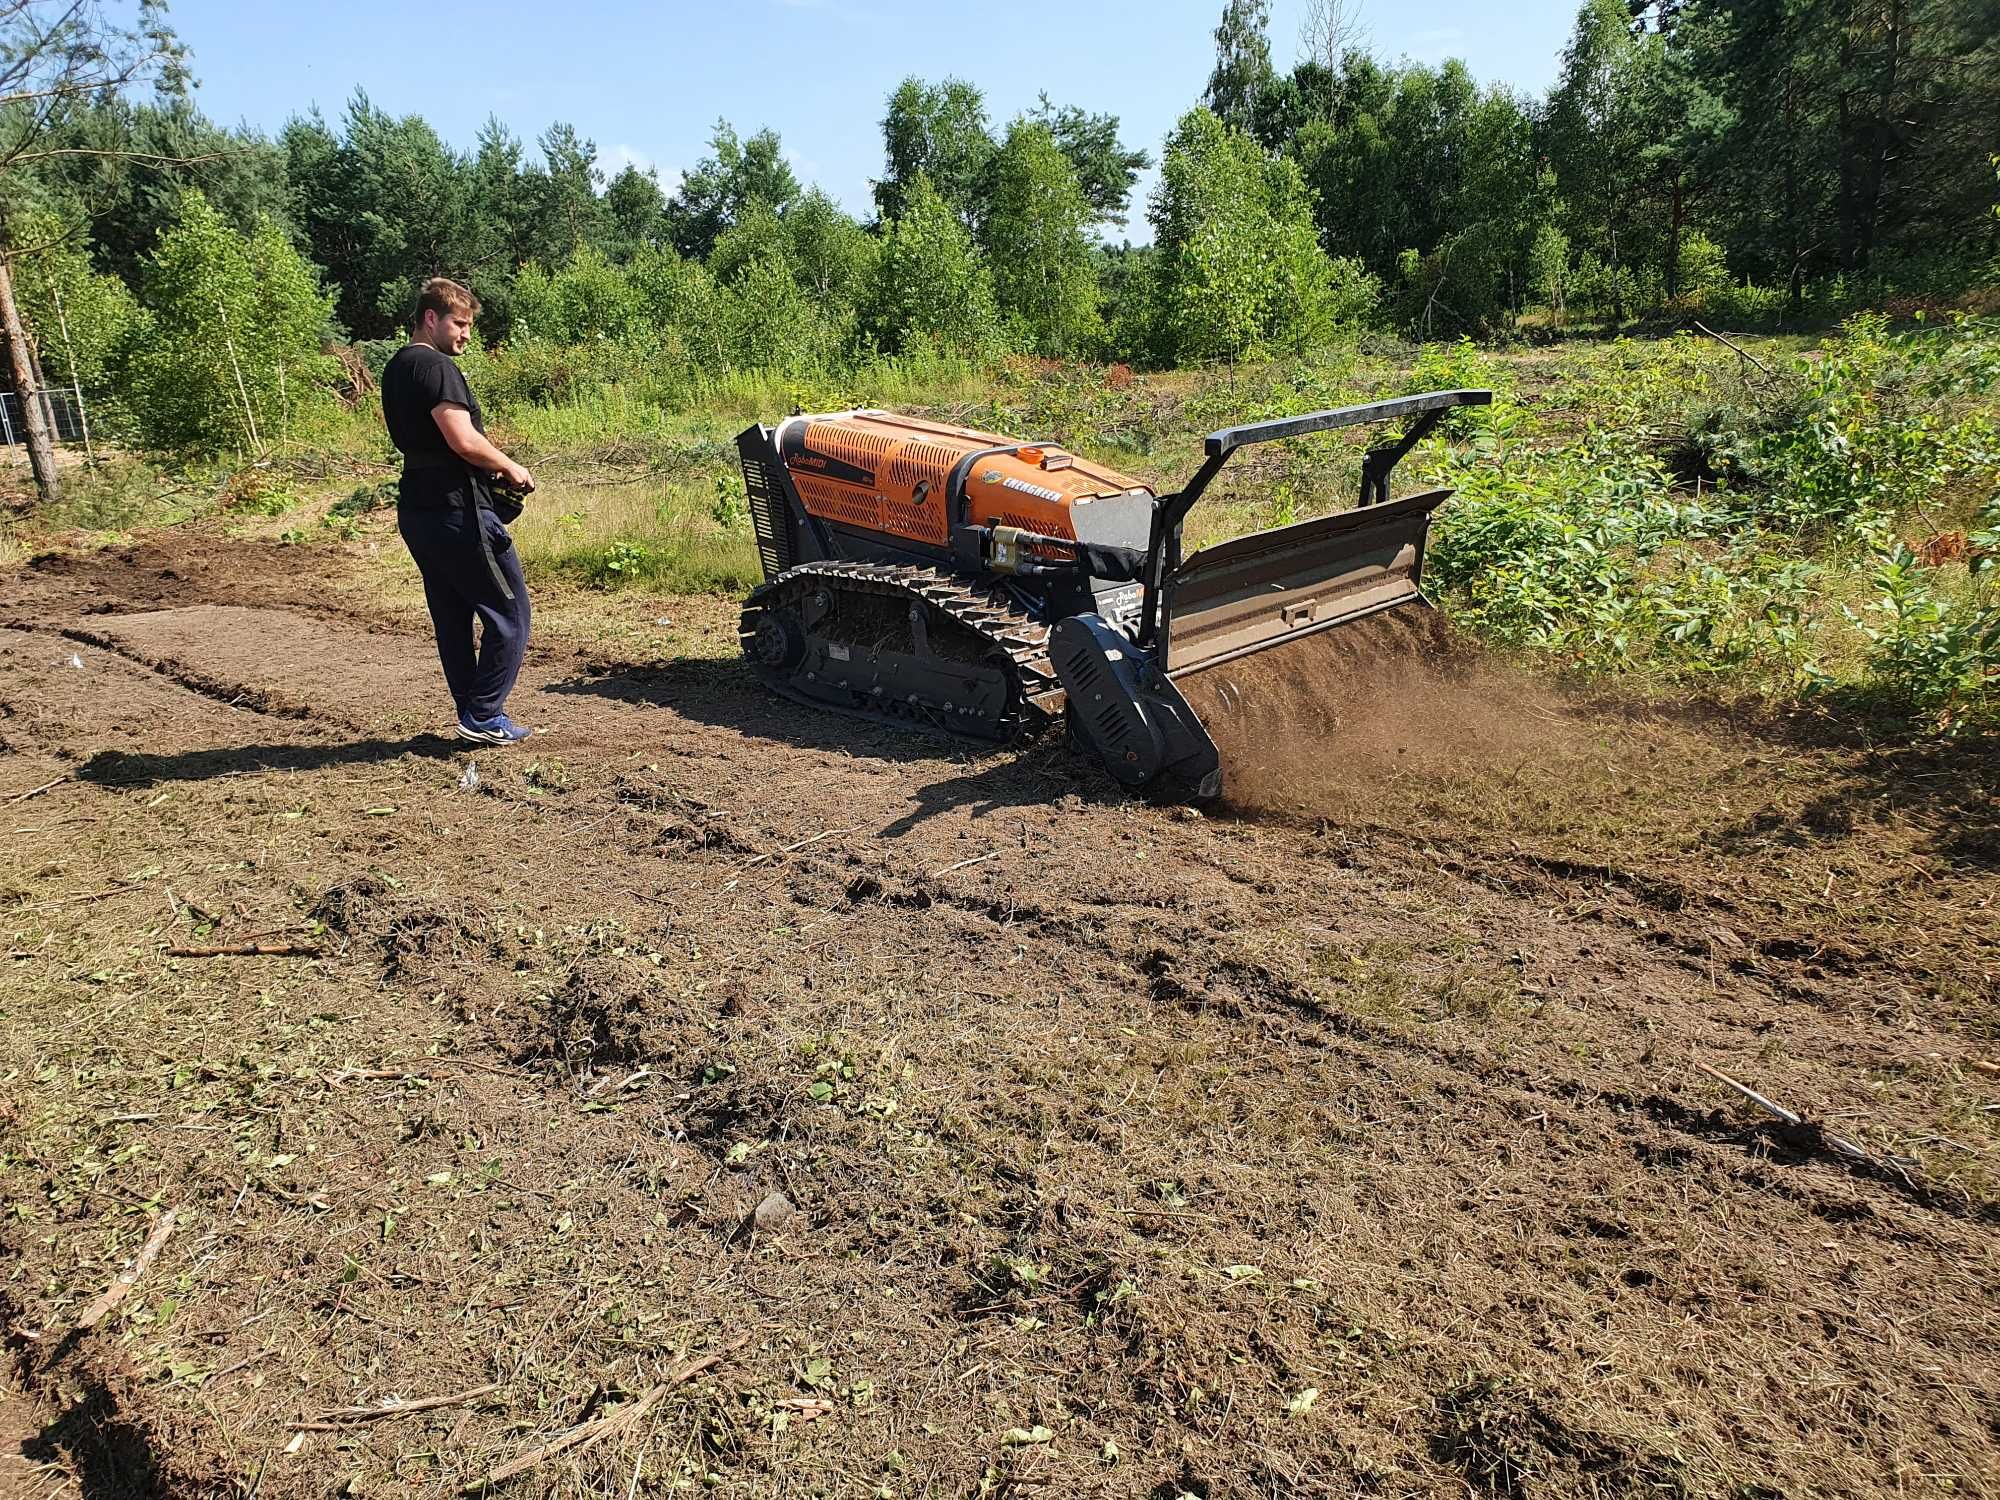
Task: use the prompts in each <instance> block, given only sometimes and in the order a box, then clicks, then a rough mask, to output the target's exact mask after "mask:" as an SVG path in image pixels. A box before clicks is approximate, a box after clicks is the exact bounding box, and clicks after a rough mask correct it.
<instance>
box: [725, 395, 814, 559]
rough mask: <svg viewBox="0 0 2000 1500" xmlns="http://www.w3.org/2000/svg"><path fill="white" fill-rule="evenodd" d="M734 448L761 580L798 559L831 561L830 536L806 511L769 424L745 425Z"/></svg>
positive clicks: (737, 436) (737, 437)
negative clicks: (753, 530)
mask: <svg viewBox="0 0 2000 1500" xmlns="http://www.w3.org/2000/svg"><path fill="white" fill-rule="evenodd" d="M736 452H737V456H738V457H739V458H741V459H742V461H743V490H744V494H745V495H746V496H747V498H748V499H749V502H750V520H751V524H752V525H753V526H755V528H756V531H757V559H758V561H759V562H761V563H762V564H763V565H764V580H765V582H767V583H768V582H769V581H770V580H771V579H773V578H776V577H777V576H778V575H779V574H780V573H784V572H788V571H790V570H791V569H793V568H796V567H797V566H798V565H799V564H800V563H808V562H829V561H832V560H834V558H835V557H836V556H837V554H836V553H835V552H834V550H833V543H832V539H831V538H830V537H828V536H827V534H826V531H825V529H824V528H823V527H822V526H821V525H820V524H819V523H818V521H816V520H815V519H814V518H813V517H812V516H810V515H808V514H806V508H805V504H804V502H803V501H801V500H800V499H799V496H798V492H797V491H796V490H795V489H793V488H792V481H791V476H790V475H789V474H787V473H786V472H785V466H784V464H783V463H782V462H781V461H780V460H779V458H778V450H777V445H776V444H775V443H773V442H772V441H771V429H770V428H768V427H764V426H757V427H746V428H744V429H743V431H741V432H739V433H738V434H737V435H736Z"/></svg>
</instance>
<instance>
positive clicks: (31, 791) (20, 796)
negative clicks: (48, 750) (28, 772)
mask: <svg viewBox="0 0 2000 1500" xmlns="http://www.w3.org/2000/svg"><path fill="white" fill-rule="evenodd" d="M68 780H69V774H68V773H67V772H65V773H63V774H62V775H61V776H58V777H57V778H56V779H55V780H54V781H45V782H43V783H42V784H41V785H40V786H31V787H29V788H28V789H27V790H26V791H25V792H16V793H14V795H13V796H11V797H9V798H7V799H6V800H7V801H9V802H26V801H27V800H28V799H29V798H30V797H39V796H41V795H42V793H43V792H46V791H48V790H49V788H51V787H58V786H61V785H62V784H63V783H64V782H65V781H68Z"/></svg>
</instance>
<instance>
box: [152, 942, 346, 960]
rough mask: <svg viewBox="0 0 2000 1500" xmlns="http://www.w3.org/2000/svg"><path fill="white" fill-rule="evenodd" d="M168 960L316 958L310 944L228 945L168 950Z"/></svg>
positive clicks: (313, 948) (318, 954) (318, 951)
mask: <svg viewBox="0 0 2000 1500" xmlns="http://www.w3.org/2000/svg"><path fill="white" fill-rule="evenodd" d="M166 956H167V957H168V958H318V957H319V956H320V950H319V949H317V948H315V947H313V946H312V945H311V944H310V943H229V944H226V945H225V946H223V947H220V948H169V949H167V955H166Z"/></svg>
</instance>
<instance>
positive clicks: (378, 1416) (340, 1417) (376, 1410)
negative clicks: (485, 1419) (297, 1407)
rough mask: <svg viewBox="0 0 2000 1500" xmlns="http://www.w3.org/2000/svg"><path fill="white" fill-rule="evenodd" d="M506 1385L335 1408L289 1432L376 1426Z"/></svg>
mask: <svg viewBox="0 0 2000 1500" xmlns="http://www.w3.org/2000/svg"><path fill="white" fill-rule="evenodd" d="M506 1384H507V1382H506V1381H504V1380H496V1381H494V1382H493V1383H492V1384H490V1385H476V1386H474V1387H473V1388H472V1389H471V1390H469V1391H460V1392H459V1393H458V1394H457V1395H456V1396H426V1397H424V1399H423V1400H421V1401H389V1402H385V1403H384V1404H383V1405H381V1406H336V1407H334V1408H333V1410H331V1411H323V1412H321V1413H320V1414H319V1417H318V1419H317V1420H315V1421H311V1422H294V1423H292V1424H291V1426H292V1431H294V1432H338V1431H339V1430H340V1429H341V1428H343V1427H351V1426H353V1425H354V1424H355V1423H357V1422H379V1421H381V1420H382V1419H383V1418H384V1417H407V1416H409V1415H411V1414H412V1413H414V1412H420V1411H438V1410H440V1409H442V1408H444V1407H447V1406H463V1405H464V1404H465V1403H466V1402H468V1401H476V1400H478V1399H479V1398H480V1397H481V1396H490V1395H491V1394H493V1392H495V1391H497V1390H502V1389H505V1387H506Z"/></svg>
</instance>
